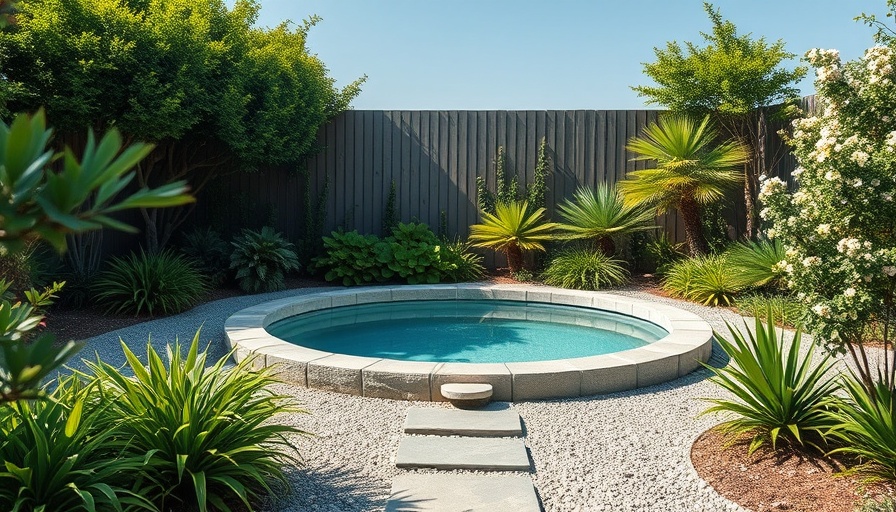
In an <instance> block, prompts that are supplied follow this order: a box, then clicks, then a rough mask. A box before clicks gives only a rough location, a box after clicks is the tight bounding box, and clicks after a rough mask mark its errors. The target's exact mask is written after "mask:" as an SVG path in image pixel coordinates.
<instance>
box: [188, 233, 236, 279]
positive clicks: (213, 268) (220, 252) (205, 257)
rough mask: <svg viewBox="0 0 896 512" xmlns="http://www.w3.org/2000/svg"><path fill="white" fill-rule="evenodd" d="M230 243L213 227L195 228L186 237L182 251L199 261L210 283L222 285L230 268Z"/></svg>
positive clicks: (201, 269) (200, 267) (199, 265)
mask: <svg viewBox="0 0 896 512" xmlns="http://www.w3.org/2000/svg"><path fill="white" fill-rule="evenodd" d="M230 248H231V247H230V244H228V243H227V242H225V241H224V239H223V238H221V235H220V234H219V233H218V232H217V231H215V230H214V229H212V228H206V229H194V230H193V231H192V232H190V233H189V234H187V235H186V237H184V244H183V246H182V247H181V251H183V253H184V254H186V255H187V256H189V257H190V258H192V259H193V260H194V261H196V263H197V267H198V268H199V270H200V271H201V272H202V273H203V274H205V276H206V277H207V278H208V280H209V284H210V285H211V286H213V287H216V286H220V285H221V284H222V283H223V282H224V281H225V280H226V279H227V273H228V271H229V270H230Z"/></svg>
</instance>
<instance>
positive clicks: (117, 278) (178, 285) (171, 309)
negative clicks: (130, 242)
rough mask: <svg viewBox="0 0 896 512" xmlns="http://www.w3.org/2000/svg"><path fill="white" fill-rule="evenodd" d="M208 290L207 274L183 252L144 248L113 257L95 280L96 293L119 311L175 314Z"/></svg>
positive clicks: (98, 297)
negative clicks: (128, 254) (121, 256)
mask: <svg viewBox="0 0 896 512" xmlns="http://www.w3.org/2000/svg"><path fill="white" fill-rule="evenodd" d="M206 291H208V287H207V285H206V280H205V277H204V276H203V275H202V273H201V272H200V271H199V269H198V268H196V266H195V265H194V264H193V262H192V261H190V260H189V259H187V257H186V256H184V255H182V254H178V253H175V252H173V251H162V252H160V253H157V254H150V253H147V252H144V251H140V254H139V255H137V254H135V253H131V255H130V256H128V257H126V258H113V259H112V261H111V262H110V263H109V268H108V269H106V270H105V271H103V272H102V273H101V274H100V276H99V278H98V279H97V280H96V283H95V284H94V296H95V297H96V299H97V300H98V301H99V302H100V304H103V305H105V306H106V309H107V311H110V312H115V313H133V314H135V315H139V314H141V313H144V312H145V313H148V314H149V315H150V316H153V315H156V314H162V315H172V314H174V313H180V312H181V311H184V310H187V309H189V308H191V307H193V305H194V304H196V302H198V301H199V299H200V298H202V296H203V295H204V294H205V293H206Z"/></svg>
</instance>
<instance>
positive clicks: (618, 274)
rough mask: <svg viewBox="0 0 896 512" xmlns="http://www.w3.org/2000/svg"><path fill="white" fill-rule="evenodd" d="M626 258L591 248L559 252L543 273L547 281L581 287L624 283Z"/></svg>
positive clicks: (568, 286)
mask: <svg viewBox="0 0 896 512" xmlns="http://www.w3.org/2000/svg"><path fill="white" fill-rule="evenodd" d="M628 275H629V273H628V270H627V269H626V268H625V262H623V261H622V260H617V259H615V258H613V257H612V256H607V255H606V254H604V253H603V252H597V251H593V250H589V249H572V250H567V251H564V252H562V253H560V254H559V255H557V256H556V257H555V258H554V259H552V260H551V262H550V263H549V264H548V267H547V268H546V269H545V271H544V274H543V275H542V277H543V278H544V282H545V284H548V285H551V286H559V287H561V288H574V289H577V290H600V289H601V288H607V287H609V286H621V285H623V284H625V282H626V281H627V280H628Z"/></svg>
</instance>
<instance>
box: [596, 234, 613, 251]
mask: <svg viewBox="0 0 896 512" xmlns="http://www.w3.org/2000/svg"><path fill="white" fill-rule="evenodd" d="M597 248H598V249H600V252H602V253H604V255H605V256H613V255H614V254H616V244H615V243H614V242H613V239H612V238H610V237H608V236H604V237H601V238H600V239H599V240H598V241H597Z"/></svg>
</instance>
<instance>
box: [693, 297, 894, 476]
mask: <svg viewBox="0 0 896 512" xmlns="http://www.w3.org/2000/svg"><path fill="white" fill-rule="evenodd" d="M772 320H773V317H772V315H771V312H769V313H768V315H767V317H766V322H765V323H763V322H762V321H761V320H760V319H759V318H758V317H757V318H756V325H755V329H754V331H755V334H754V332H751V331H750V330H749V328H748V326H747V325H746V322H745V323H744V328H745V330H746V334H743V333H742V332H741V331H740V330H738V329H737V328H736V327H734V326H733V325H731V324H727V327H728V331H729V333H730V334H731V341H728V340H727V339H725V338H724V337H722V336H721V335H719V334H716V336H715V338H716V340H717V341H718V342H719V345H720V346H721V347H722V350H724V351H725V353H726V354H728V357H730V358H731V362H732V364H729V365H728V366H725V367H724V368H716V367H713V366H709V365H705V366H706V368H707V369H709V371H711V372H712V373H713V376H712V377H711V378H710V381H711V382H713V383H714V384H716V385H718V386H720V387H721V388H722V389H724V390H725V391H726V392H727V393H729V394H730V395H731V396H732V398H710V399H707V401H709V402H711V403H713V404H714V405H713V406H712V407H710V408H709V409H707V410H706V411H705V412H704V414H707V413H711V412H725V413H734V414H735V418H734V419H730V420H727V421H725V422H724V423H722V429H723V431H725V432H726V433H728V434H729V435H731V436H733V437H737V436H740V435H743V434H752V435H753V440H752V442H751V443H750V447H749V452H750V453H753V452H754V451H755V450H756V449H757V448H759V447H760V446H762V445H763V444H764V443H766V442H769V443H771V446H772V449H775V447H776V446H777V443H778V441H779V439H784V440H786V441H788V442H790V443H792V444H797V445H801V446H814V447H819V440H820V439H821V438H822V437H823V435H824V433H825V432H826V431H827V429H828V428H830V427H831V426H832V424H833V422H832V421H831V417H830V415H829V414H828V413H827V409H826V403H827V401H828V399H829V398H830V395H831V393H833V392H834V390H835V389H836V381H835V380H834V376H833V375H832V374H831V368H832V366H833V360H832V358H831V355H830V354H825V355H823V356H822V357H821V360H820V361H819V362H818V363H817V364H816V363H815V362H814V361H813V355H814V354H815V347H816V345H815V344H812V343H811V342H810V346H809V349H808V351H807V352H806V354H805V355H803V354H801V353H800V349H801V348H802V333H801V332H800V330H799V329H797V331H796V333H795V334H794V338H793V342H792V343H791V345H790V347H789V348H785V346H784V340H783V339H781V338H779V336H778V334H777V333H776V331H775V326H774V323H773V322H772ZM783 332H784V331H783V329H782V330H781V333H782V334H783ZM891 453H894V452H891ZM894 460H896V459H894Z"/></svg>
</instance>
